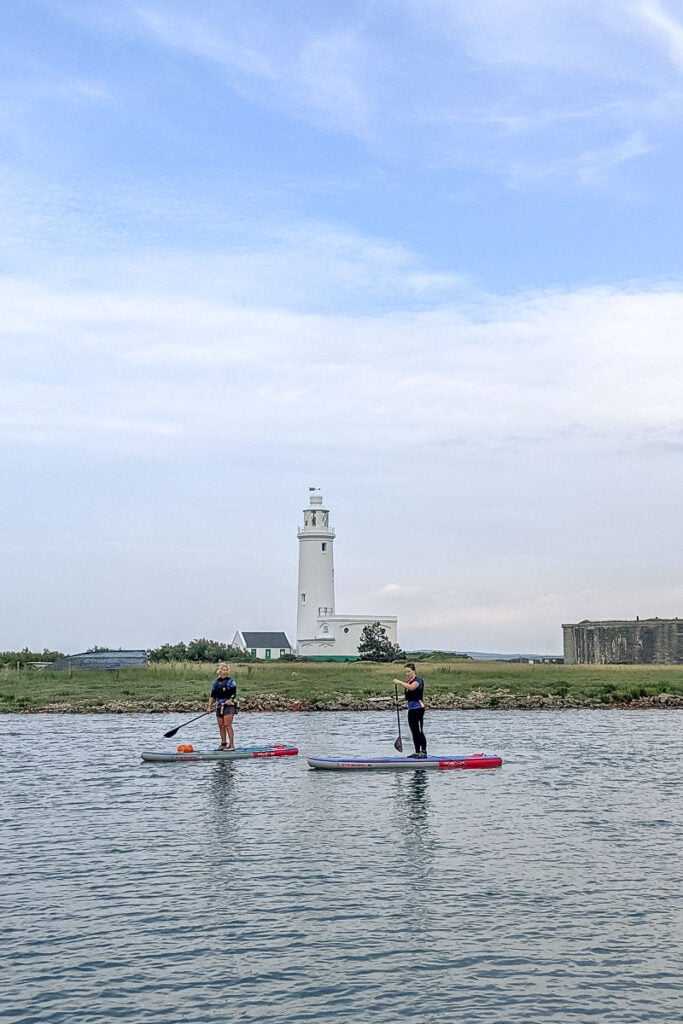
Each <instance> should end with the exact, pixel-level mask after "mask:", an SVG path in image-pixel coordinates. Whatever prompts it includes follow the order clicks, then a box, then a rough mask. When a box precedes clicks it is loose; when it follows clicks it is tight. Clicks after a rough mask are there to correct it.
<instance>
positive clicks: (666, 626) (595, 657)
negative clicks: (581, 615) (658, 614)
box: [562, 618, 683, 665]
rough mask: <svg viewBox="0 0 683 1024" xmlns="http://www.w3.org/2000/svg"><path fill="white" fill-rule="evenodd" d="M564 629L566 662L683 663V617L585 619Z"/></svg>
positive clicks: (580, 663) (591, 663) (601, 663)
mask: <svg viewBox="0 0 683 1024" xmlns="http://www.w3.org/2000/svg"><path fill="white" fill-rule="evenodd" d="M562 633H563V639H564V662H565V665H683V619H678V618H676V619H639V618H637V619H635V621H634V620H629V619H608V620H606V621H603V622H591V621H590V620H588V619H584V620H583V621H582V622H576V623H567V624H563V626H562Z"/></svg>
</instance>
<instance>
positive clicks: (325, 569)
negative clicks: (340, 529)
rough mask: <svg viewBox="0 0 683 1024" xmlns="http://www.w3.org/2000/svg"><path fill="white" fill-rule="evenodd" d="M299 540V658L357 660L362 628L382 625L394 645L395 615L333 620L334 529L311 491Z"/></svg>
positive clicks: (313, 490)
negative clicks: (372, 624) (375, 623)
mask: <svg viewBox="0 0 683 1024" xmlns="http://www.w3.org/2000/svg"><path fill="white" fill-rule="evenodd" d="M297 536H298V538H299V592H298V605H297V617H296V637H297V654H299V656H300V657H304V658H306V657H308V658H316V657H317V658H324V659H325V660H329V659H335V660H341V661H348V660H351V659H354V658H357V657H358V644H359V643H360V637H361V633H362V631H363V629H364V627H365V626H368V625H370V624H371V623H373V622H381V624H382V625H383V626H384V628H385V629H386V632H387V636H388V638H389V639H390V640H391V642H392V643H396V642H397V632H398V619H397V618H396V617H395V616H379V615H337V614H336V613H335V606H334V537H335V534H334V530H333V529H332V528H331V526H330V511H329V509H327V508H324V507H323V498H322V495H321V494H320V493H319V492H318V489H317V488H316V487H311V488H310V499H309V507H308V508H306V509H304V525H303V527H299V529H298V531H297Z"/></svg>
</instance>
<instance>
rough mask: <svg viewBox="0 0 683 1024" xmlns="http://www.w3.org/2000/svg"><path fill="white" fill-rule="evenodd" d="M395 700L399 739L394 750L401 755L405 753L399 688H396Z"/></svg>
mask: <svg viewBox="0 0 683 1024" xmlns="http://www.w3.org/2000/svg"><path fill="white" fill-rule="evenodd" d="M394 699H395V701H396V721H397V722H398V737H397V739H396V740H394V749H395V750H398V752H399V754H400V753H402V751H403V741H402V739H401V712H400V711H399V709H398V686H394Z"/></svg>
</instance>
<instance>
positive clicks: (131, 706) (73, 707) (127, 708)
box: [3, 690, 683, 715]
mask: <svg viewBox="0 0 683 1024" xmlns="http://www.w3.org/2000/svg"><path fill="white" fill-rule="evenodd" d="M205 707H206V703H205V702H204V701H203V700H202V701H196V702H193V701H152V700H112V701H105V702H104V703H103V704H98V705H86V704H76V703H71V702H62V703H55V704H41V705H37V706H36V707H30V708H26V707H25V708H15V709H12V708H8V709H7V710H6V711H4V712H3V713H5V714H27V715H39V714H51V715H77V714H86V715H97V714H103V715H112V714H120V715H131V714H149V715H151V714H178V715H191V714H201V712H202V711H204V709H205ZM647 708H650V709H662V708H683V696H678V695H676V694H671V693H660V694H657V695H655V696H651V697H638V698H636V699H634V700H630V701H609V702H607V701H596V700H579V699H578V698H576V697H569V696H567V697H561V696H558V695H554V694H526V695H520V694H512V693H509V692H507V691H504V690H501V691H494V692H493V693H484V692H483V691H481V690H472V691H471V692H470V693H469V694H467V695H466V696H457V695H455V694H448V693H446V694H444V693H440V694H434V695H432V696H431V697H430V699H429V702H428V704H427V710H428V711H430V712H431V711H494V710H499V711H561V710H566V711H571V710H579V709H581V710H602V711H610V710H614V709H619V710H629V709H633V710H638V709H647ZM393 709H395V704H394V701H393V698H384V697H365V698H363V697H353V696H352V695H351V694H344V695H342V696H339V697H334V698H330V699H327V700H302V699H294V698H289V697H278V696H273V695H269V694H254V695H250V696H249V697H245V698H243V699H242V700H241V701H240V711H244V712H250V713H257V714H258V713H260V712H271V713H272V712H315V711H385V712H386V711H391V710H393Z"/></svg>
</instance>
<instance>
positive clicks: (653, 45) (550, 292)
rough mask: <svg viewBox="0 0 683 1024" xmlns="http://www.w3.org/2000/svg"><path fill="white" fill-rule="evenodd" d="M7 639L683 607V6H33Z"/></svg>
mask: <svg viewBox="0 0 683 1024" xmlns="http://www.w3.org/2000/svg"><path fill="white" fill-rule="evenodd" d="M0 29H1V32H0V39H1V40H2V42H0V59H1V60H2V68H3V71H2V79H1V84H2V87H1V89H0V216H1V217H2V232H1V233H0V324H1V331H2V335H1V338H2V340H1V342H0V344H1V345H2V375H1V377H0V472H1V474H2V476H1V479H2V481H3V487H2V493H1V494H0V516H1V517H2V519H1V523H0V536H1V538H2V540H1V543H2V548H3V552H2V554H3V557H2V565H3V569H2V573H1V574H0V595H1V606H0V612H1V615H0V648H6V649H14V648H19V647H23V646H24V645H28V646H30V647H34V648H35V647H37V648H42V647H43V646H47V647H58V648H60V649H62V650H77V649H81V648H83V647H86V646H90V645H92V644H111V645H113V646H125V647H128V646H130V647H135V646H156V645H157V644H159V643H162V642H165V641H175V640H179V639H190V638H191V637H193V636H199V635H205V636H210V637H213V638H222V639H231V637H232V635H233V633H234V631H235V629H237V628H238V627H239V628H242V629H279V628H285V629H287V630H288V632H290V633H292V634H293V626H294V620H295V601H296V566H297V542H296V527H297V525H298V523H299V521H300V518H301V509H302V507H303V505H304V504H305V502H306V500H307V494H308V490H307V489H308V486H309V485H317V486H320V487H321V489H322V491H323V494H324V496H325V499H326V501H327V503H328V504H329V505H330V507H331V509H332V514H333V516H332V517H333V523H334V525H335V526H336V528H337V534H338V540H337V549H336V558H337V574H336V575H337V607H338V610H339V611H342V612H343V611H349V612H359V613H361V612H362V613H368V614H375V613H377V614H396V615H398V616H399V634H400V640H401V642H402V644H403V645H404V646H406V647H422V646H440V647H447V648H452V649H460V650H465V649H470V650H482V649H483V650H501V651H517V650H540V651H559V650H560V649H561V630H560V624H561V623H562V622H563V621H575V620H577V619H581V618H612V617H622V616H623V617H627V618H632V617H635V616H636V615H637V614H639V615H640V616H641V617H643V616H649V615H660V616H673V615H678V614H680V613H682V609H683V584H681V582H680V581H681V579H682V578H683V564H682V563H683V553H682V552H681V546H680V540H679V534H680V530H679V528H678V514H679V508H680V505H681V497H682V493H681V492H682V490H683V486H682V484H681V479H683V474H682V473H681V466H680V462H681V453H682V452H683V414H682V413H681V409H682V408H683V402H682V399H683V394H682V392H683V385H682V380H683V352H682V346H681V336H682V331H681V324H682V315H683V294H682V289H681V281H682V279H683V266H682V260H683V246H682V245H681V242H680V237H681V227H682V221H683V217H682V210H681V187H680V178H681V170H680V169H681V145H682V140H683V133H682V128H683V3H682V2H678V0H677V2H674V0H610V2H607V0H593V2H591V3H588V2H583V0H554V2H553V3H548V2H547V0H545V2H542V0H519V2H517V0H480V2H479V3H477V4H471V3H469V2H459V0H421V2H420V3H418V2H417V0H377V2H369V0H366V2H360V0H358V2H354V0H348V2H345V3H344V4H340V3H331V2H326V0H315V2H313V0H308V2H304V0H299V2H294V0H282V2H279V3H277V4H276V3H272V2H270V3H265V2H256V0H250V2H246V0H245V2H232V0H220V2H218V0H215V2H211V0H193V2H192V3H189V2H183V3H181V2H174V0H164V2H161V0H119V2H117V3H116V4H112V5H104V4H101V3H99V2H89V0H80V2H79V0H21V2H20V0H7V2H6V3H5V4H4V5H3V6H2V10H1V11H0Z"/></svg>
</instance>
